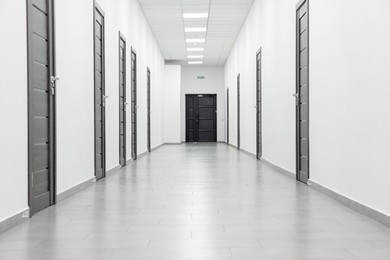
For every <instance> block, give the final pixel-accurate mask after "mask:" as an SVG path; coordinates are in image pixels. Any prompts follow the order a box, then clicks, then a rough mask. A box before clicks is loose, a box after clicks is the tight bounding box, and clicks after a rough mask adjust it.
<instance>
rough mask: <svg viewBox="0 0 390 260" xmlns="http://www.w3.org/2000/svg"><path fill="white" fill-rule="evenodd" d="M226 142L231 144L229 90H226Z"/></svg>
mask: <svg viewBox="0 0 390 260" xmlns="http://www.w3.org/2000/svg"><path fill="white" fill-rule="evenodd" d="M226 111H227V112H226V117H227V118H226V142H227V144H229V88H228V89H227V90H226Z"/></svg>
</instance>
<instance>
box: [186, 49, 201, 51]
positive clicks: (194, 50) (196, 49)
mask: <svg viewBox="0 0 390 260" xmlns="http://www.w3.org/2000/svg"><path fill="white" fill-rule="evenodd" d="M187 51H204V48H187Z"/></svg>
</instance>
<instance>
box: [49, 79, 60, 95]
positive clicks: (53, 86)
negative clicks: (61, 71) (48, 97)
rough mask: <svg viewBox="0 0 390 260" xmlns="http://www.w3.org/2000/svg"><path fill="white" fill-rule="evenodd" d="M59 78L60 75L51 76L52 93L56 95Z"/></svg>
mask: <svg viewBox="0 0 390 260" xmlns="http://www.w3.org/2000/svg"><path fill="white" fill-rule="evenodd" d="M58 80H60V78H59V77H55V76H51V77H50V82H51V88H50V90H51V94H52V95H53V96H54V94H55V87H56V82H57V81H58Z"/></svg>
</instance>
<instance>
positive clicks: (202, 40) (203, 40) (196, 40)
mask: <svg viewBox="0 0 390 260" xmlns="http://www.w3.org/2000/svg"><path fill="white" fill-rule="evenodd" d="M186 42H206V39H187V40H186Z"/></svg>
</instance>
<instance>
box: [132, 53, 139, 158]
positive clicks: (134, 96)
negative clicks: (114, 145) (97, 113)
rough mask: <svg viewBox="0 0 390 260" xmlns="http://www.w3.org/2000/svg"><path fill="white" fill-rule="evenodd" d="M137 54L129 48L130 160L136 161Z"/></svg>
mask: <svg viewBox="0 0 390 260" xmlns="http://www.w3.org/2000/svg"><path fill="white" fill-rule="evenodd" d="M137 109H138V106H137V53H136V52H135V51H134V49H133V48H131V158H132V159H133V160H137Z"/></svg>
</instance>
